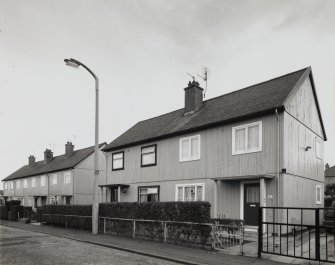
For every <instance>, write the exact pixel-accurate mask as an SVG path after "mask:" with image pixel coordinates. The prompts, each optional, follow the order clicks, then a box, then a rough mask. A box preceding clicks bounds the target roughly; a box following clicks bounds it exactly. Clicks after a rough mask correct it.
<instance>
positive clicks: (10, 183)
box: [9, 181, 14, 190]
mask: <svg viewBox="0 0 335 265" xmlns="http://www.w3.org/2000/svg"><path fill="white" fill-rule="evenodd" d="M9 186H10V189H11V190H13V189H14V182H13V181H11V182H9Z"/></svg>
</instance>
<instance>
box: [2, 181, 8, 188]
mask: <svg viewBox="0 0 335 265" xmlns="http://www.w3.org/2000/svg"><path fill="white" fill-rule="evenodd" d="M3 189H4V190H8V182H7V181H4V183H3Z"/></svg>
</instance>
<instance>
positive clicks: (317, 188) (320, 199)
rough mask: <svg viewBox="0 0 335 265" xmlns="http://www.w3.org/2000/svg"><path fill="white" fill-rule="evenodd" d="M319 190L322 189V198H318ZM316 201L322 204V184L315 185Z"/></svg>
mask: <svg viewBox="0 0 335 265" xmlns="http://www.w3.org/2000/svg"><path fill="white" fill-rule="evenodd" d="M318 190H320V198H318ZM315 203H316V204H318V205H320V204H322V186H321V185H316V186H315Z"/></svg>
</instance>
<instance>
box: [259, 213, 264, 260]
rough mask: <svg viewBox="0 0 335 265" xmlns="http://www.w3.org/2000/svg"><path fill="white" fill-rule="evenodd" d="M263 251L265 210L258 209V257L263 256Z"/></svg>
mask: <svg viewBox="0 0 335 265" xmlns="http://www.w3.org/2000/svg"><path fill="white" fill-rule="evenodd" d="M262 250H263V208H262V207H259V208H258V257H259V258H260V257H261V256H262Z"/></svg>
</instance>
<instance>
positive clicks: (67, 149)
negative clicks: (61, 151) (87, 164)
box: [65, 142, 74, 157]
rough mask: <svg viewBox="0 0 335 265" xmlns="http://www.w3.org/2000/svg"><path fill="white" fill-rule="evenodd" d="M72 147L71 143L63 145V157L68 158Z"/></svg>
mask: <svg viewBox="0 0 335 265" xmlns="http://www.w3.org/2000/svg"><path fill="white" fill-rule="evenodd" d="M73 149H74V145H73V144H72V143H71V142H67V143H66V145H65V156H66V157H69V156H70V155H71V154H72V153H73Z"/></svg>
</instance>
